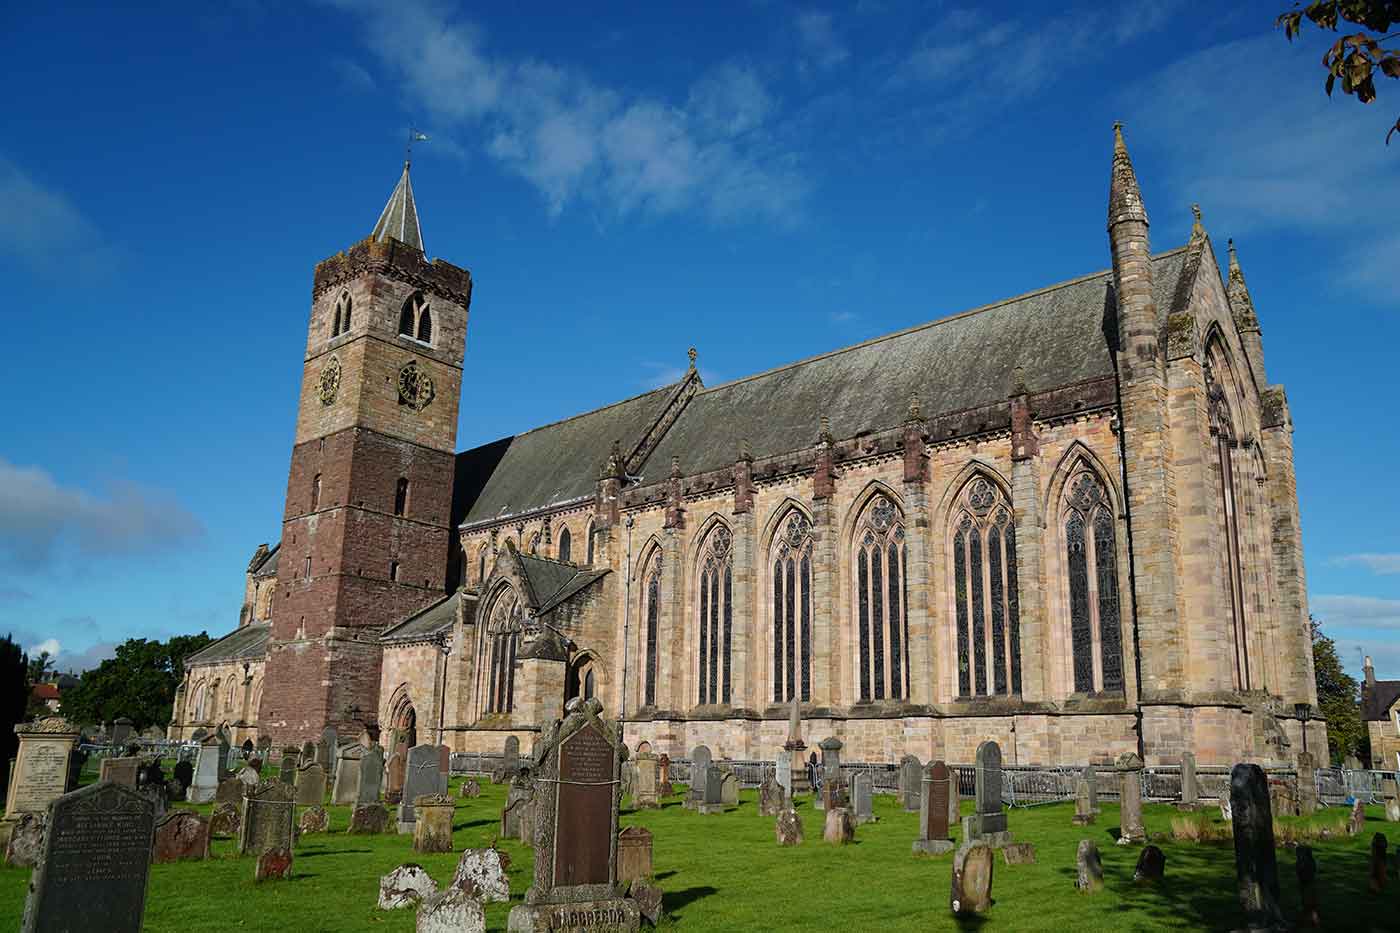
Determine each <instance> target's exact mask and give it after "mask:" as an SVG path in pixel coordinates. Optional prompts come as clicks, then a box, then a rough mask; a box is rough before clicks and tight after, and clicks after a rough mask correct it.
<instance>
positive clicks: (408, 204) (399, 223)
mask: <svg viewBox="0 0 1400 933" xmlns="http://www.w3.org/2000/svg"><path fill="white" fill-rule="evenodd" d="M370 236H372V237H374V239H375V240H377V241H379V242H383V241H384V240H386V239H388V238H389V237H393V238H394V239H396V240H398V241H399V242H400V243H407V244H408V245H409V246H412V247H413V248H414V249H416V250H418V251H419V252H423V231H422V229H421V228H420V227H419V226H418V205H417V204H415V203H414V201H413V185H412V184H411V183H410V182H409V180H408V163H407V162H405V163H404V164H403V174H402V175H400V176H399V183H398V184H397V185H395V186H394V191H393V193H392V194H390V195H389V201H388V203H387V204H385V205H384V211H383V212H382V213H381V214H380V215H379V220H378V222H376V223H375V225H374V232H373V233H371V234H370Z"/></svg>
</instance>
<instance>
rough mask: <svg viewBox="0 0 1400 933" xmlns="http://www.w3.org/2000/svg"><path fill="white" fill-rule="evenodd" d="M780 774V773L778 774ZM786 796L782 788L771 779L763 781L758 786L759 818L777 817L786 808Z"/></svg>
mask: <svg viewBox="0 0 1400 933" xmlns="http://www.w3.org/2000/svg"><path fill="white" fill-rule="evenodd" d="M779 773H780V774H781V773H782V772H779ZM787 801H788V798H787V795H786V793H785V792H784V790H783V786H782V785H781V784H779V783H778V782H777V781H775V780H773V779H772V778H771V777H767V778H764V779H763V783H762V784H760V785H758V814H759V816H777V815H778V814H779V813H781V812H783V808H784V807H786V806H787Z"/></svg>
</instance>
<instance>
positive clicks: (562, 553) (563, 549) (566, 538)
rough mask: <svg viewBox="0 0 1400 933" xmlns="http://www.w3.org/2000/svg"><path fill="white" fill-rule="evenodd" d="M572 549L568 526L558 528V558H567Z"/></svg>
mask: <svg viewBox="0 0 1400 933" xmlns="http://www.w3.org/2000/svg"><path fill="white" fill-rule="evenodd" d="M572 549H573V540H572V538H571V537H570V535H569V529H568V528H560V529H559V559H560V560H568V559H569V555H570V552H571V551H572Z"/></svg>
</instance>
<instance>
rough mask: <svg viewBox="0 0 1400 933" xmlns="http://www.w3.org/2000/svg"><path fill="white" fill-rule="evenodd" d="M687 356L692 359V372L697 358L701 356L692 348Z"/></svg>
mask: <svg viewBox="0 0 1400 933" xmlns="http://www.w3.org/2000/svg"><path fill="white" fill-rule="evenodd" d="M685 355H686V356H688V357H690V368H691V369H692V370H693V369H695V358H696V357H697V356H699V355H700V354H699V353H696V352H695V348H694V347H691V348H690V349H689V350H687V351H686V354H685Z"/></svg>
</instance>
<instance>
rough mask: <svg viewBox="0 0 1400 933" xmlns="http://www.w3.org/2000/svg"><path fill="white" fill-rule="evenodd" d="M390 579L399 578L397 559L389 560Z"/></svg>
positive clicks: (395, 579)
mask: <svg viewBox="0 0 1400 933" xmlns="http://www.w3.org/2000/svg"><path fill="white" fill-rule="evenodd" d="M389 579H390V580H394V581H397V580H398V579H399V562H398V561H396V560H391V561H389Z"/></svg>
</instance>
